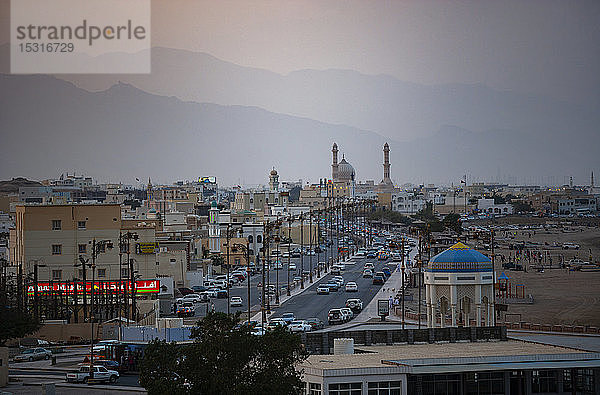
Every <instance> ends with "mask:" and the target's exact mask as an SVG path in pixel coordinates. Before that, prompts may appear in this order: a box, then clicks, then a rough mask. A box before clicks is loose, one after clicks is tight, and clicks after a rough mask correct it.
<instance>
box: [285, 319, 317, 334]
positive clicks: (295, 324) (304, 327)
mask: <svg viewBox="0 0 600 395" xmlns="http://www.w3.org/2000/svg"><path fill="white" fill-rule="evenodd" d="M288 329H289V330H290V332H308V331H310V330H312V326H311V325H310V324H309V323H308V322H306V321H304V320H294V321H292V322H291V323H290V324H289V325H288Z"/></svg>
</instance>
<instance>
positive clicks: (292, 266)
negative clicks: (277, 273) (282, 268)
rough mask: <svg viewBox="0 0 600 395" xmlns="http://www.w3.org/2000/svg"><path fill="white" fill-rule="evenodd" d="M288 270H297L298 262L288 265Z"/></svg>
mask: <svg viewBox="0 0 600 395" xmlns="http://www.w3.org/2000/svg"><path fill="white" fill-rule="evenodd" d="M288 270H296V264H295V263H290V265H289V266H288Z"/></svg>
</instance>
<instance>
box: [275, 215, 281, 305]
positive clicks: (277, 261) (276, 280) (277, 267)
mask: <svg viewBox="0 0 600 395" xmlns="http://www.w3.org/2000/svg"><path fill="white" fill-rule="evenodd" d="M279 228H280V225H279V219H278V220H277V236H275V242H277V254H276V256H277V258H276V261H275V266H274V269H275V284H276V285H275V304H277V305H278V306H279V271H280V270H281V267H283V264H282V263H281V251H280V250H279V242H280V237H279ZM280 265H281V267H280Z"/></svg>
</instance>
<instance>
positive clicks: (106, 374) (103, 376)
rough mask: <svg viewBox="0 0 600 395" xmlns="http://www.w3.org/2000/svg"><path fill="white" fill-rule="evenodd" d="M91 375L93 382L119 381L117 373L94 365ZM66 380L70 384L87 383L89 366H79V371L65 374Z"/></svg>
mask: <svg viewBox="0 0 600 395" xmlns="http://www.w3.org/2000/svg"><path fill="white" fill-rule="evenodd" d="M93 373H94V381H100V382H109V383H116V382H117V380H118V379H119V372H117V371H116V370H108V369H106V368H105V367H104V366H100V365H94V367H93ZM66 380H67V381H68V382H71V383H87V382H88V380H90V366H89V365H84V366H80V367H79V370H77V371H74V372H69V373H67V375H66Z"/></svg>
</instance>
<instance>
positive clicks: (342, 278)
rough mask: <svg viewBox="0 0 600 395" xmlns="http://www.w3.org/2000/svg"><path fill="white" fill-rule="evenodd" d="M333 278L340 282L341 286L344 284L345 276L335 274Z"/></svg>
mask: <svg viewBox="0 0 600 395" xmlns="http://www.w3.org/2000/svg"><path fill="white" fill-rule="evenodd" d="M332 280H333V281H335V282H336V283H338V285H339V286H340V287H341V286H343V285H344V277H342V276H333V278H332Z"/></svg>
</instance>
